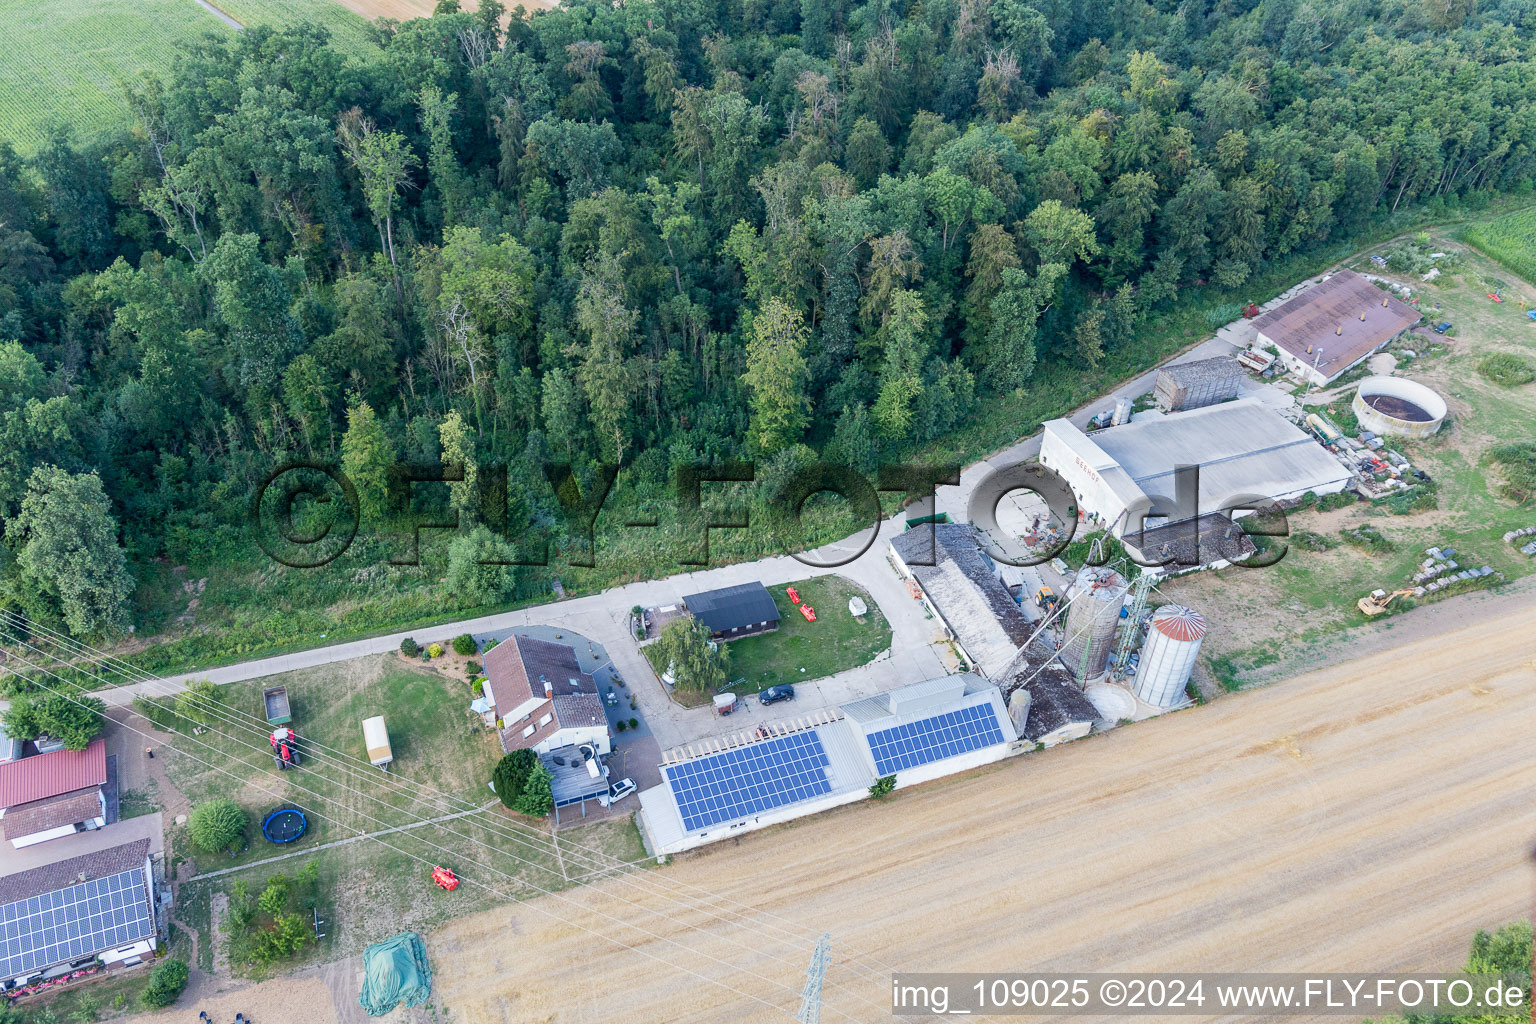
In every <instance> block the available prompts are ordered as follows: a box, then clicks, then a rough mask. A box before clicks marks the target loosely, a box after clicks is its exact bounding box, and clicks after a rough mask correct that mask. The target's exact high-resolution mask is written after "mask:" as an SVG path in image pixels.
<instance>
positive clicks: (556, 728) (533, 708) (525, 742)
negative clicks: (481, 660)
mask: <svg viewBox="0 0 1536 1024" xmlns="http://www.w3.org/2000/svg"><path fill="white" fill-rule="evenodd" d="M484 691H485V692H484V695H483V696H482V698H481V700H482V701H484V702H485V703H484V704H483V705H481V706H489V707H490V708H491V709H492V710H491V711H490V712H489V713H490V714H494V715H495V717H496V719H497V720H499V721H500V722H501V746H502V749H503V750H506V751H508V752H511V751H513V750H525V749H526V750H533V751H534V752H536V753H539V754H545V753H548V752H549V751H551V750H553V749H554V748H555V747H563V746H567V745H579V744H582V743H588V744H591V745H593V746H594V747H595V748H596V749H597V751H598V753H600V754H606V753H608V750H609V742H608V716H607V715H606V714H604V712H603V701H602V698H601V697H600V696H598V693H597V682H596V681H595V680H594V679H593V678H592V677H591V676H589V675H587V674H586V673H585V672H583V671H582V670H581V667H580V665H579V664H578V663H577V661H576V652H575V651H573V650H572V649H571V648H570V647H569V646H568V645H566V644H557V643H553V642H551V641H549V640H535V639H533V638H532V637H526V636H521V637H508V638H507V639H506V640H504V641H502V642H501V643H499V644H497V645H496V646H495V647H493V648H491V649H490V650H489V651H487V652H486V654H485V684H484ZM477 703H478V702H477Z"/></svg>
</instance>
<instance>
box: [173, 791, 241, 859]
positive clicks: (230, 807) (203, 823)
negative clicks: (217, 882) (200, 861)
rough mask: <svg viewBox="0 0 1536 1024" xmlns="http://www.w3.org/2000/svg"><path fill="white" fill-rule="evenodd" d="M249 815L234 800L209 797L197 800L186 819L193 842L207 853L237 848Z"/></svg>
mask: <svg viewBox="0 0 1536 1024" xmlns="http://www.w3.org/2000/svg"><path fill="white" fill-rule="evenodd" d="M248 824H250V818H249V816H248V815H247V814H246V813H245V809H244V808H242V807H241V806H240V805H239V804H237V803H235V802H234V801H233V800H210V801H208V802H207V803H205V804H198V805H197V806H196V807H195V808H193V810H192V817H191V818H190V819H189V820H188V822H187V831H188V833H189V834H190V835H191V837H192V844H193V845H194V846H196V847H197V848H198V849H200V850H202V851H204V852H206V853H217V852H218V851H220V850H228V851H229V852H230V853H231V854H234V853H235V852H237V848H238V846H239V845H240V842H241V840H242V839H244V838H245V828H246V826H247V825H248Z"/></svg>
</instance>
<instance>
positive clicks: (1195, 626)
mask: <svg viewBox="0 0 1536 1024" xmlns="http://www.w3.org/2000/svg"><path fill="white" fill-rule="evenodd" d="M1205 629H1206V625H1205V616H1203V615H1201V614H1200V613H1199V612H1197V611H1195V610H1194V609H1192V608H1185V607H1183V606H1182V605H1177V604H1165V605H1163V606H1162V607H1161V608H1159V609H1158V610H1157V611H1156V612H1154V613H1153V615H1152V623H1151V625H1149V626H1148V627H1147V642H1146V644H1145V645H1143V646H1142V648H1141V664H1140V665H1139V666H1138V667H1137V669H1136V677H1135V679H1134V680H1133V689H1135V691H1136V696H1138V697H1140V698H1141V699H1142V700H1144V701H1146V702H1147V703H1148V704H1155V705H1157V706H1158V707H1163V708H1166V707H1171V706H1172V705H1174V704H1177V703H1178V702H1179V701H1180V700H1181V699H1183V697H1184V684H1185V683H1187V682H1188V681H1189V674H1190V672H1191V671H1193V670H1194V667H1195V658H1196V656H1198V655H1199V653H1200V642H1201V641H1202V640H1204V639H1205Z"/></svg>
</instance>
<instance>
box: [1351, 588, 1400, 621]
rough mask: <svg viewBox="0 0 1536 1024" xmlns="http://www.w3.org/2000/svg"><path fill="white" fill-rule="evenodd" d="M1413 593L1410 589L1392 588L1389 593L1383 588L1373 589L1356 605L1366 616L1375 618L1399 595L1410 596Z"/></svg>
mask: <svg viewBox="0 0 1536 1024" xmlns="http://www.w3.org/2000/svg"><path fill="white" fill-rule="evenodd" d="M1413 595H1414V592H1413V591H1412V590H1394V591H1392V593H1390V594H1389V593H1387V592H1386V591H1385V590H1373V591H1371V592H1370V593H1369V594H1366V595H1365V596H1364V597H1362V598H1361V599H1360V600H1359V601H1358V602H1357V607H1359V609H1360V610H1361V611H1362V612H1364V613H1365V614H1366V616H1367V617H1368V618H1375V617H1376V616H1378V615H1380V614H1382V613H1383V612H1385V611H1386V610H1387V608H1388V607H1390V606H1391V604H1392V602H1393V601H1396V600H1397V599H1398V598H1400V597H1412V596H1413Z"/></svg>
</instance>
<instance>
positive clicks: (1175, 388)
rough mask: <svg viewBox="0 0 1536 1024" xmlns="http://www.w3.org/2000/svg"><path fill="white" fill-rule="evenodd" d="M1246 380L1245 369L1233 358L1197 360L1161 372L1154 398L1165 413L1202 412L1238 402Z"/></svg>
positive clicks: (1166, 368) (1218, 357) (1158, 372)
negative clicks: (1209, 408)
mask: <svg viewBox="0 0 1536 1024" xmlns="http://www.w3.org/2000/svg"><path fill="white" fill-rule="evenodd" d="M1242 379H1243V371H1242V367H1240V366H1239V365H1238V364H1237V360H1236V359H1233V358H1232V357H1231V356H1217V357H1216V358H1215V359H1197V360H1195V361H1194V362H1192V363H1178V364H1176V365H1173V366H1165V367H1163V368H1162V369H1161V370H1158V371H1157V383H1156V384H1154V385H1153V387H1152V394H1153V397H1154V398H1155V399H1156V401H1157V407H1158V408H1159V409H1161V410H1163V411H1164V412H1177V411H1179V410H1180V409H1199V408H1201V407H1202V406H1207V405H1215V404H1216V403H1217V402H1225V401H1227V400H1228V399H1231V398H1236V397H1237V389H1238V387H1239V386H1240V385H1241V383H1242Z"/></svg>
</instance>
